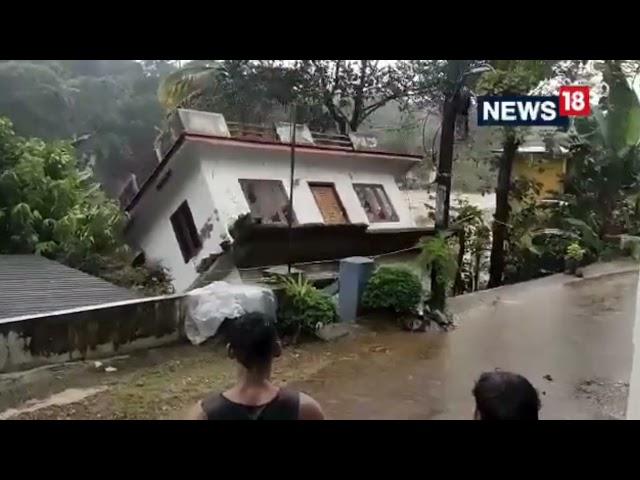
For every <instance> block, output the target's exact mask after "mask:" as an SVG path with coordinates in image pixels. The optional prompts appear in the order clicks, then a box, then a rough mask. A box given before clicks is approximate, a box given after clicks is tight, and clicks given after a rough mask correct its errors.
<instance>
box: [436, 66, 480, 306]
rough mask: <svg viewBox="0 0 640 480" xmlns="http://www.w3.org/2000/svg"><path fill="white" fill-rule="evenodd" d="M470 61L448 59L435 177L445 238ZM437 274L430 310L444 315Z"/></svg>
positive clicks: (438, 217) (443, 287) (442, 291)
mask: <svg viewBox="0 0 640 480" xmlns="http://www.w3.org/2000/svg"><path fill="white" fill-rule="evenodd" d="M469 63H470V62H469V60H449V61H448V72H447V80H448V82H447V83H448V85H447V88H446V91H445V99H444V105H443V107H442V123H441V126H440V152H439V155H438V173H437V175H436V180H435V183H436V219H435V220H436V221H435V229H436V234H439V235H444V233H445V232H446V230H447V228H449V206H450V203H451V171H452V167H453V145H454V139H455V138H454V134H455V130H456V114H457V108H456V107H457V100H458V98H459V96H460V89H461V87H462V85H463V81H464V77H465V75H466V69H467V67H468V65H469ZM438 276H439V272H438V269H437V268H436V266H435V265H434V266H433V268H432V269H431V302H430V303H431V309H432V310H440V311H441V312H442V313H444V309H445V303H446V297H447V285H446V284H445V283H444V282H439V281H438Z"/></svg>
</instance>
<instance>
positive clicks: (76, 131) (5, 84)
mask: <svg viewBox="0 0 640 480" xmlns="http://www.w3.org/2000/svg"><path fill="white" fill-rule="evenodd" d="M174 68H175V67H174V66H173V64H172V63H171V62H168V61H162V60H147V61H143V62H137V61H132V60H39V61H36V60H34V61H3V62H0V111H1V112H2V114H3V115H6V116H7V117H9V118H10V119H11V120H12V121H13V123H14V125H15V129H16V132H17V133H18V134H19V135H23V136H27V137H30V136H35V137H38V138H42V139H44V140H71V141H74V144H75V145H76V147H77V150H78V153H79V155H80V157H81V158H82V161H83V162H84V163H85V164H91V165H93V167H94V170H95V172H96V176H97V178H98V179H99V181H100V182H101V183H102V185H103V186H104V187H105V190H106V191H107V192H108V193H109V194H110V195H112V196H115V195H117V194H118V193H119V190H120V188H121V187H122V186H123V184H124V182H125V181H127V180H128V178H129V176H130V174H131V173H134V174H136V175H137V176H138V178H139V179H140V180H143V179H144V178H146V176H147V175H148V174H149V173H150V171H151V170H152V169H153V168H154V166H155V165H156V164H157V160H156V159H155V155H154V152H153V141H154V139H155V137H156V136H157V128H158V127H160V126H161V125H162V124H163V121H164V111H163V108H162V106H161V105H160V104H159V103H158V100H157V96H156V92H157V90H158V84H159V82H160V78H161V77H164V76H166V75H167V74H168V73H169V72H170V71H171V70H173V69H174Z"/></svg>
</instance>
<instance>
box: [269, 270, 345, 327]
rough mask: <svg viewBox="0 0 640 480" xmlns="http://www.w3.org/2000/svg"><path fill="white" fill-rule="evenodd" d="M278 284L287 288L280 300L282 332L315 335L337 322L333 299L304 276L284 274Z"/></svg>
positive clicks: (279, 315) (279, 319)
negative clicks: (321, 329)
mask: <svg viewBox="0 0 640 480" xmlns="http://www.w3.org/2000/svg"><path fill="white" fill-rule="evenodd" d="M278 284H279V286H280V287H281V288H282V289H283V293H282V296H281V299H280V301H279V302H278V329H279V330H280V333H281V334H283V335H298V334H299V333H303V334H307V335H313V334H314V333H315V332H316V331H317V330H318V329H319V328H321V327H322V326H324V325H327V324H330V323H334V322H335V321H337V319H338V314H337V312H336V306H335V304H334V303H333V301H332V300H331V298H330V297H329V296H327V295H325V294H324V293H322V292H321V291H320V290H318V289H317V288H316V287H314V286H313V285H312V284H311V283H310V282H309V281H308V280H306V279H304V278H303V277H302V275H292V276H282V277H281V278H280V279H279V281H278Z"/></svg>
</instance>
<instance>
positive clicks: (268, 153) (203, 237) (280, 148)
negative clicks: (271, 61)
mask: <svg viewBox="0 0 640 480" xmlns="http://www.w3.org/2000/svg"><path fill="white" fill-rule="evenodd" d="M291 130H292V129H291V126H290V125H288V124H282V125H276V126H273V127H262V126H248V125H240V124H232V123H231V122H229V123H227V122H226V121H225V119H224V117H223V116H222V115H220V114H215V113H206V112H198V111H192V110H179V111H177V112H176V114H175V115H174V117H173V119H172V121H171V127H170V131H169V132H168V133H167V134H165V135H164V136H163V137H161V138H159V140H158V142H157V145H156V151H157V153H158V157H159V163H158V166H157V167H156V169H155V171H154V172H153V173H152V174H151V176H150V177H149V178H148V179H147V180H146V181H145V182H144V183H143V184H142V185H141V186H140V188H139V189H138V188H137V185H136V183H135V181H132V182H131V184H130V185H129V186H128V188H125V191H124V192H123V197H125V198H124V204H125V205H126V207H125V210H126V211H127V212H128V214H129V217H130V222H129V225H128V228H127V240H128V242H129V243H130V244H131V245H133V246H135V247H136V248H138V249H140V250H141V251H142V252H144V256H145V258H146V259H147V260H156V261H159V262H161V263H162V265H164V266H165V267H166V268H168V269H169V270H170V273H171V275H172V277H173V282H174V286H175V288H176V290H177V291H183V290H186V289H188V288H189V287H190V286H191V285H192V284H193V282H194V281H195V280H196V279H197V278H198V276H199V274H200V273H202V272H203V271H204V270H206V269H207V268H208V267H210V266H211V265H213V264H214V263H215V261H216V260H217V258H218V256H222V255H223V254H224V253H225V252H230V251H233V258H234V261H233V264H234V265H236V266H240V267H254V266H256V265H277V264H282V263H286V262H287V260H292V259H293V260H295V261H306V260H320V259H324V258H343V257H345V256H349V255H355V254H360V255H371V254H375V253H382V252H386V251H393V250H394V249H398V248H403V247H406V246H412V245H414V244H415V243H416V242H417V240H418V239H419V238H420V236H422V235H424V234H427V231H426V230H425V229H417V228H415V224H414V221H413V219H412V217H411V214H410V212H409V208H408V206H407V205H406V203H405V201H404V197H403V196H402V194H401V192H400V190H399V189H398V186H397V185H396V182H395V180H394V177H396V176H399V175H403V174H405V173H406V172H407V171H408V170H409V169H410V168H411V167H413V166H414V165H416V164H417V163H419V162H420V161H421V158H420V157H418V156H413V155H403V154H394V153H388V152H381V151H377V150H376V149H375V142H374V140H373V139H371V138H367V137H364V136H356V135H351V136H338V135H325V134H316V133H311V132H309V130H308V129H307V128H306V126H304V125H297V126H296V141H295V144H296V147H295V176H294V179H295V180H294V194H293V215H294V216H293V219H294V228H293V231H294V232H293V237H290V235H292V234H291V232H289V231H288V229H287V210H288V200H289V199H288V197H289V184H290V169H291V145H290V141H289V136H290V132H291ZM238 219H242V222H237V220H238ZM240 224H242V226H243V227H242V228H240V227H239V226H238V225H240ZM376 234H378V235H376ZM291 239H292V240H291ZM292 241H293V243H294V244H295V248H294V250H295V251H294V252H293V253H292V251H291V249H290V248H289V247H290V246H291V242H292ZM292 255H293V257H294V258H292Z"/></svg>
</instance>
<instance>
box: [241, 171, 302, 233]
mask: <svg viewBox="0 0 640 480" xmlns="http://www.w3.org/2000/svg"><path fill="white" fill-rule="evenodd" d="M239 182H240V186H241V187H242V193H244V198H245V199H246V200H247V203H248V204H249V209H250V210H251V218H252V219H253V221H254V222H256V223H263V224H269V223H283V224H286V223H287V222H288V217H287V211H288V210H289V199H288V198H287V194H286V192H285V190H284V186H283V185H282V182H281V181H280V180H248V179H241V180H239ZM295 222H296V217H295V213H294V215H293V223H295Z"/></svg>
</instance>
